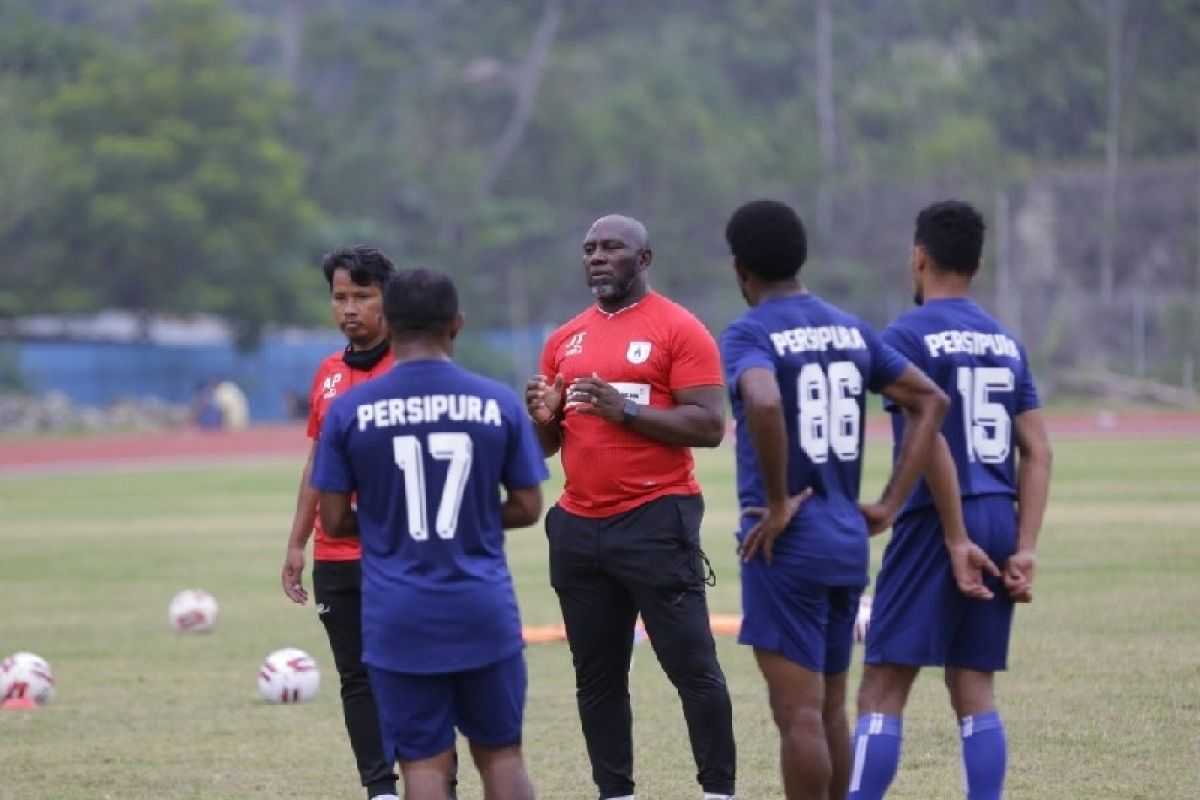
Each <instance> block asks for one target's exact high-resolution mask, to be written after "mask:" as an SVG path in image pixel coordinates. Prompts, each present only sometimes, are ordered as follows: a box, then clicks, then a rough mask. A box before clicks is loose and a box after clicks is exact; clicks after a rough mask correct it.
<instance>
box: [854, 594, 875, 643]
mask: <svg viewBox="0 0 1200 800" xmlns="http://www.w3.org/2000/svg"><path fill="white" fill-rule="evenodd" d="M870 627H871V595H869V594H864V595H863V596H862V597H860V598H858V615H857V616H856V617H855V618H854V641H856V642H858V643H859V644H862V643H863V642H865V641H866V640H867V629H868V628H870Z"/></svg>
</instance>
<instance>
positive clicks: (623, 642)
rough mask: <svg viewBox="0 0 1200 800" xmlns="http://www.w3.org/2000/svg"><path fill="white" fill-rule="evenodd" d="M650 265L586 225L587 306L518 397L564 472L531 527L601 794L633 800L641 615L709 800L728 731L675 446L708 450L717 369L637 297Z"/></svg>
mask: <svg viewBox="0 0 1200 800" xmlns="http://www.w3.org/2000/svg"><path fill="white" fill-rule="evenodd" d="M651 258H652V253H651V249H650V244H649V241H648V239H647V236H646V229H645V228H644V227H643V226H642V224H641V223H640V222H638V221H637V220H635V219H630V218H628V217H622V216H607V217H602V218H601V219H599V220H597V221H596V222H595V223H594V224H593V225H592V227H591V229H590V230H589V231H588V233H587V236H586V238H585V239H584V242H583V272H584V277H585V279H586V281H587V285H588V288H589V289H591V292H592V296H593V297H595V299H596V303H595V305H593V306H591V307H590V308H588V309H587V310H586V311H584V312H583V313H581V314H579V315H578V316H577V317H575V318H574V319H572V320H571V321H570V322H568V323H566V324H565V325H563V326H561V327H560V328H558V330H556V331H555V332H554V333H553V335H551V336H550V338H549V340H548V341H547V342H546V345H545V347H544V349H543V350H542V359H541V374H539V375H536V376H534V378H533V379H532V380H530V381H529V383H528V385H527V386H526V392H525V399H526V405H527V407H528V409H529V414H530V416H531V417H532V418H533V421H534V422H535V423H537V424H536V426H535V429H536V431H537V434H538V439H539V440H540V442H541V445H542V449H543V450H544V451H545V453H546V455H547V456H550V455H553V454H554V453H557V452H561V454H562V464H563V471H564V473H565V475H566V485H565V487H564V490H563V495H562V497H560V498H559V500H558V503H557V505H555V506H554V507H553V508H551V509H550V510H549V511H548V512H547V514H546V533H547V536H548V537H549V542H550V581H551V583H552V584H553V586H554V590H555V592H556V593H557V594H558V599H559V604H560V606H561V607H562V614H563V621H564V622H565V624H566V628H567V638H568V640H569V642H570V646H571V655H572V659H573V661H574V664H575V680H576V694H577V700H578V704H579V718H580V722H581V723H582V726H583V735H584V738H585V740H586V741H587V748H588V757H589V758H590V759H591V763H592V777H593V779H594V780H595V782H596V785H597V786H598V787H599V789H600V797H601V799H602V800H609V799H613V798H632V797H633V791H634V781H633V742H632V730H631V727H632V712H631V710H630V704H629V658H630V655H631V653H632V648H633V631H634V624H635V622H636V620H637V616H638V614H639V613H640V614H641V616H642V621H643V622H644V623H645V626H646V632H647V634H649V637H650V643H651V645H652V646H653V647H654V651H655V653H656V655H657V656H658V659H659V662H660V663H661V664H662V665H663V668H664V670H665V671H666V673H667V676H668V677H669V678H670V680H671V682H672V683H673V684H674V685H675V688H676V689H677V690H678V692H679V697H680V700H681V701H682V703H683V712H684V717H685V718H686V720H687V728H688V736H689V738H690V740H691V744H692V753H693V755H694V756H695V759H696V767H697V779H698V780H699V782H700V785H701V787H702V788H703V790H704V797H705V798H709V800H716V799H717V798H728V797H732V796H733V792H734V770H735V752H734V741H733V718H732V711H731V706H730V700H729V691H728V689H727V688H726V685H725V676H724V674H723V673H722V672H721V667H720V664H718V663H717V655H716V645H715V643H714V641H713V637H712V632H711V629H710V628H709V621H708V605H707V602H706V600H705V591H704V586H705V580H706V577H707V575H706V572H707V560H706V559H705V557H704V553H703V552H702V551H701V549H700V520H701V517H702V516H703V513H704V500H703V498H702V497H701V495H700V486H699V484H698V483H696V479H695V476H694V475H693V464H692V455H691V451H690V449H689V448H691V447H715V446H716V445H718V444H720V442H721V437H722V435H723V433H724V430H725V410H724V409H725V406H724V396H723V389H722V379H721V362H720V355H719V354H718V351H717V345H716V342H715V341H714V340H713V337H712V335H711V334H710V333H709V332H708V330H707V329H706V328H705V327H704V325H703V324H701V323H700V321H699V320H697V319H696V318H695V317H694V316H693V315H692V314H691V313H690V312H688V311H687V310H686V309H684V308H683V307H682V306H680V305H678V304H676V303H674V302H672V301H670V300H668V299H667V298H666V297H664V296H662V295H661V294H658V293H657V292H654V291H652V290H651V289H650V286H649V282H648V281H647V277H646V270H647V269H648V268H649V266H650V261H651Z"/></svg>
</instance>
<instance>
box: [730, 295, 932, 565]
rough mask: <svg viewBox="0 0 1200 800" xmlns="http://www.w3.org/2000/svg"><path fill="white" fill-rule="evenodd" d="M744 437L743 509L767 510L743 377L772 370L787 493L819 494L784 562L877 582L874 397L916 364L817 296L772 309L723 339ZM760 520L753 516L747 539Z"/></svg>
mask: <svg viewBox="0 0 1200 800" xmlns="http://www.w3.org/2000/svg"><path fill="white" fill-rule="evenodd" d="M721 355H722V359H723V361H724V365H725V376H726V381H727V385H728V387H729V394H730V398H731V400H732V404H733V416H734V421H735V423H736V434H737V443H736V448H737V482H738V502H739V504H740V505H741V507H742V508H743V509H744V508H748V507H753V506H759V507H761V506H765V505H766V494H765V491H764V488H763V481H762V476H761V475H760V474H759V469H758V461H757V458H756V457H755V454H754V448H753V446H752V444H751V440H750V432H749V429H748V427H747V423H746V412H745V408H744V404H743V399H742V397H741V394H740V392H739V391H738V381H739V379H740V378H741V377H742V374H743V373H744V372H745V371H746V370H748V369H752V368H754V367H761V368H763V369H767V370H770V371H771V372H773V373H774V374H775V378H776V380H777V381H778V382H779V390H780V393H781V395H782V398H783V409H784V420H785V422H786V424H787V436H788V445H789V449H788V452H789V457H788V476H787V487H788V493H789V494H796V493H798V492H800V491H802V490H803V489H804V488H806V487H812V489H813V496H812V497H811V498H810V499H809V500H808V501H807V502H806V503H804V505H802V506H801V507H800V511H799V513H797V514H796V516H795V518H793V520H792V522H791V525H790V526H789V527H788V529H787V530H786V531H785V532H784V533H783V535H782V536H780V537H779V539H778V540H777V541H776V542H775V546H774V560H775V561H778V562H781V563H782V564H783V565H785V566H786V565H794V566H796V567H799V568H802V569H803V570H804V571H805V573H806V574H807V575H809V576H810V577H811V580H813V581H818V582H822V583H825V584H826V585H829V586H865V585H866V583H867V562H868V546H867V527H866V523H865V521H864V520H863V517H862V514H861V513H860V512H859V509H858V491H859V484H860V482H861V478H862V454H863V424H862V423H863V411H864V405H865V402H864V401H865V390H867V389H869V390H871V391H873V392H879V391H881V390H882V389H883V388H884V387H885V386H887V385H888V384H890V383H892V382H893V381H895V380H896V378H898V377H899V376H900V374H901V373H902V372H903V371H904V370H905V368H906V367H907V366H908V362H907V361H906V360H905V359H904V358H903V357H902V356H900V355H899V354H897V353H896V352H895V351H894V350H892V349H891V348H890V347H888V346H887V345H885V344H884V343H883V342H882V341H880V339H879V337H878V336H876V334H875V332H874V331H872V330H871V329H870V327H868V326H867V325H866V324H865V323H863V322H862V321H860V320H859V319H857V318H856V317H854V316H852V315H850V314H847V313H845V312H844V311H841V310H840V309H838V308H836V307H834V306H832V305H830V304H829V303H826V302H825V301H823V300H821V299H820V298H818V297H816V296H814V295H811V294H803V295H793V296H790V297H783V298H775V299H771V300H767V301H764V302H762V303H760V304H759V305H757V306H755V307H753V308H751V309H750V310H749V311H747V312H746V313H745V314H743V315H742V316H741V317H740V318H739V319H738V320H737V321H735V322H734V323H733V324H732V325H730V326H729V328H727V329H726V330H725V332H724V334H722V336H721ZM755 521H756V520H755V519H754V518H751V517H747V516H745V515H743V517H742V522H741V530H740V531H739V534H738V535H739V539H740V538H742V537H744V536H745V533H746V531H748V530H749V529H750V527H752V526H753V524H754V522H755Z"/></svg>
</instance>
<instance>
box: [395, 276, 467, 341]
mask: <svg viewBox="0 0 1200 800" xmlns="http://www.w3.org/2000/svg"><path fill="white" fill-rule="evenodd" d="M383 314H384V316H385V317H387V322H388V329H389V330H391V332H392V335H393V336H397V337H399V338H401V339H412V338H416V337H418V336H425V335H430V334H432V335H440V334H442V333H445V331H446V329H447V328H449V327H450V324H451V323H452V322H453V321H454V317H455V316H456V315H457V314H458V291H457V290H456V289H455V288H454V281H452V280H450V276H449V275H445V274H443V273H441V272H435V271H434V270H430V269H421V268H418V269H402V270H400V271H399V272H397V273H396V275H395V277H393V278H392V279H391V280H390V281H388V284H387V288H386V289H385V290H384V294H383Z"/></svg>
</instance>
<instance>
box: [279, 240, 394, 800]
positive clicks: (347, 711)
mask: <svg viewBox="0 0 1200 800" xmlns="http://www.w3.org/2000/svg"><path fill="white" fill-rule="evenodd" d="M322 267H323V269H324V271H325V280H326V281H327V282H328V283H329V300H330V304H331V306H332V309H333V320H334V322H335V323H337V326H338V328H340V329H341V331H342V333H344V334H346V338H347V339H348V340H349V341H348V343H347V345H346V347H345V349H344V350H338V351H337V352H336V353H331V354H330V355H329V356H327V357H326V358H325V360H324V361H322V362H321V366H320V367H318V368H317V372H316V375H314V376H313V382H312V390H311V391H310V393H309V397H308V400H309V403H308V408H309V413H308V437H309V438H310V439H312V440H313V444H312V448H311V449H310V451H309V454H308V460H307V461H306V462H305V464H304V473H303V475H302V477H301V479H300V488H299V491H298V496H297V498H296V513H295V516H294V517H293V519H292V530H291V533H290V534H289V535H288V545H287V555H286V556H285V558H284V562H283V591H284V592H285V593H286V594H287V596H288V597H290V598H291V599H292V600H293V601H294V602H297V603H305V602H307V601H308V592H307V590H305V588H304V583H303V577H304V553H305V548H306V546H307V544H308V538H309V536H310V535H311V534H312V533H313V532H314V531H315V532H316V541H315V542H314V544H313V575H312V580H313V593H314V594H315V595H316V601H317V614H318V616H319V617H320V619H321V622H322V624H324V626H325V633H326V634H327V635H328V637H329V647H330V649H331V650H332V651H333V661H334V664H335V665H336V666H337V671H338V676H339V677H340V678H341V685H342V713H343V715H344V716H345V719H346V731H347V732H348V733H349V735H350V747H351V749H352V750H354V758H355V760H356V761H357V763H358V772H359V777H360V778H361V779H362V784H363V786H365V787H366V789H367V796H368V797H369V798H378V800H384V799H385V798H391V799H392V800H395V798H396V796H397V795H396V773H395V772H394V771H393V769H392V762H391V760H390V759H388V758H386V757H385V756H384V754H383V737H382V735H381V734H380V732H379V715H378V712H377V711H376V710H375V697H374V695H373V694H372V693H371V684H370V681H369V679H368V677H367V668H366V667H365V666H363V663H362V620H361V616H362V594H361V589H360V584H361V582H362V573H361V561H360V559H361V557H362V556H361V553H360V551H359V543H358V539H356V538H355V539H336V538H331V537H330V536H328V535H327V534H326V533H325V530H324V528H323V527H322V526H321V520H320V517H319V516H318V515H317V490H316V489H314V488H312V487H311V486H310V485H309V478H310V476H311V474H312V467H313V454H314V453H315V452H316V448H317V437H318V436H319V434H320V432H321V422H322V420H324V418H325V412H326V411H328V410H329V406H330V404H331V403H333V401H334V400H335V399H337V398H338V397H341V396H342V395H344V394H345V393H346V392H347V391H349V390H350V388H351V387H353V386H357V385H358V384H360V383H363V382H365V381H368V380H370V379H371V378H374V377H375V376H376V375H379V374H381V373H383V372H386V371H387V370H388V369H390V368H391V366H392V353H391V350H390V349H389V347H388V329H387V323H386V321H385V320H384V317H383V289H384V287H385V286H386V285H387V282H388V281H389V280H390V279H391V277H392V275H394V274H395V272H396V267H395V265H394V264H393V263H392V260H391V259H390V258H388V257H387V256H386V255H384V254H383V253H381V252H380V251H379V250H376V249H374V248H370V247H361V246H360V247H351V248H347V249H344V250H338V251H336V252H334V253H330V254H329V255H327V256H326V257H325V260H324V263H323V264H322Z"/></svg>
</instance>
